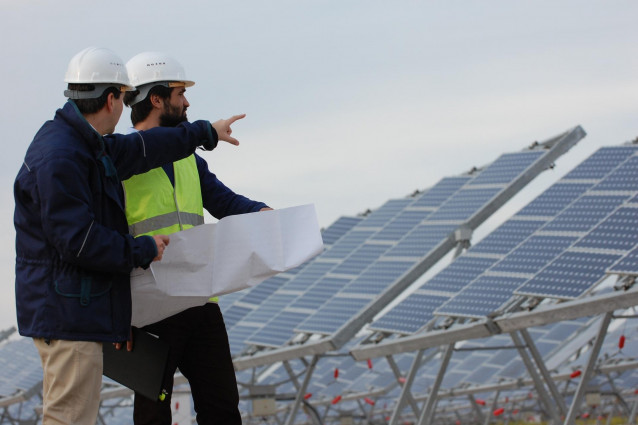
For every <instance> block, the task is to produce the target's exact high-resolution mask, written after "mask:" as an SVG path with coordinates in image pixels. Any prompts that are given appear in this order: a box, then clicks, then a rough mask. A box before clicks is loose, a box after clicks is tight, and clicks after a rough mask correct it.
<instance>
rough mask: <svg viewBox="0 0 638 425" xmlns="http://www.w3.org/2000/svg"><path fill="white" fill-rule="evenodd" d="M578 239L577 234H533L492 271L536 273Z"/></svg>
mask: <svg viewBox="0 0 638 425" xmlns="http://www.w3.org/2000/svg"><path fill="white" fill-rule="evenodd" d="M576 239H577V238H576V237H575V236H572V237H567V236H532V237H530V238H529V239H528V240H526V241H525V242H524V243H523V244H522V245H521V246H519V247H518V248H516V249H515V250H514V251H512V252H511V253H509V254H508V255H507V257H505V258H504V259H503V260H502V261H499V262H498V263H497V264H495V265H494V267H492V268H491V269H490V271H496V272H510V273H536V272H538V271H539V270H540V269H542V268H543V267H545V266H546V265H547V264H548V263H549V262H550V261H552V260H553V259H554V258H556V257H557V256H558V255H559V254H561V253H562V252H563V251H565V250H566V249H567V248H569V246H570V245H571V244H572V243H574V241H576Z"/></svg>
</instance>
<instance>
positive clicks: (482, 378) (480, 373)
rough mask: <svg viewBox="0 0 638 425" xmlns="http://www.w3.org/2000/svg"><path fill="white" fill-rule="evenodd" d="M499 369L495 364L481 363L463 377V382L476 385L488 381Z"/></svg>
mask: <svg viewBox="0 0 638 425" xmlns="http://www.w3.org/2000/svg"><path fill="white" fill-rule="evenodd" d="M499 370H500V368H499V367H497V366H492V365H488V364H485V363H483V364H482V365H480V367H478V368H476V369H475V370H474V372H472V373H471V374H469V375H468V376H467V377H466V378H465V382H469V383H470V384H476V385H479V384H484V383H485V382H489V381H490V379H492V378H493V377H494V375H496V373H497V372H498V371H499Z"/></svg>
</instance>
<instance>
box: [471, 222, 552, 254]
mask: <svg viewBox="0 0 638 425" xmlns="http://www.w3.org/2000/svg"><path fill="white" fill-rule="evenodd" d="M544 224H545V221H541V220H523V219H518V218H517V217H514V218H513V219H510V220H507V221H506V222H505V223H503V224H502V225H501V226H499V227H498V228H497V229H496V230H494V231H493V232H491V233H490V234H489V235H487V236H485V237H484V238H483V239H482V240H481V241H480V242H479V243H477V244H476V245H474V246H473V247H472V248H470V251H471V252H472V254H496V255H503V254H507V253H508V252H510V251H511V250H512V249H514V247H516V246H517V245H518V244H520V243H521V242H523V241H524V240H525V239H526V238H527V237H528V236H530V235H531V234H532V233H534V232H535V231H536V230H537V229H538V228H539V227H541V226H542V225H544Z"/></svg>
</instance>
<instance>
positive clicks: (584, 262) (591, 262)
mask: <svg viewBox="0 0 638 425" xmlns="http://www.w3.org/2000/svg"><path fill="white" fill-rule="evenodd" d="M620 257H621V256H620V255H618V254H601V253H594V252H580V251H576V252H574V251H567V252H565V253H563V254H562V255H561V256H559V257H558V258H556V259H555V260H554V261H552V262H551V263H550V264H549V265H548V266H547V267H546V268H544V269H543V270H542V271H541V272H540V273H538V274H537V275H536V276H535V277H533V278H532V279H530V280H529V281H527V283H525V284H524V285H522V286H521V287H520V288H518V289H517V290H516V292H515V293H516V294H518V295H526V296H534V297H547V298H559V299H574V298H578V297H579V296H581V295H582V294H583V293H584V292H585V291H587V290H588V289H589V288H590V287H591V286H592V285H593V284H595V283H597V282H598V281H599V280H600V279H601V278H602V277H604V276H605V271H606V270H607V268H608V267H609V266H611V265H612V264H613V263H614V262H615V261H616V260H618V259H619V258H620Z"/></svg>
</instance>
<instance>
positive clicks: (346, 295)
mask: <svg viewBox="0 0 638 425" xmlns="http://www.w3.org/2000/svg"><path fill="white" fill-rule="evenodd" d="M546 153H547V150H543V149H539V150H530V151H524V152H518V153H510V154H505V155H502V156H501V157H499V158H498V159H497V160H496V161H495V162H494V163H492V164H490V165H489V166H488V167H487V168H486V169H485V170H483V171H481V172H477V173H476V174H473V175H463V176H456V177H449V178H444V179H442V180H441V181H440V182H439V183H437V184H436V185H435V186H434V187H432V188H431V189H429V190H427V191H425V192H424V193H420V194H417V195H415V196H413V197H411V198H405V199H395V200H391V201H389V202H387V203H386V204H384V205H383V206H382V207H380V208H379V209H377V210H375V211H373V212H372V213H371V214H369V215H368V216H367V217H365V219H364V220H362V221H361V222H359V223H357V225H356V226H354V227H353V228H352V229H351V230H350V231H349V232H348V233H347V234H346V235H344V236H343V237H342V238H341V239H340V240H339V241H337V242H336V243H335V244H334V245H333V246H332V247H331V248H330V249H328V250H327V251H326V252H324V253H323V254H322V255H320V256H319V257H318V258H317V259H316V260H315V261H314V262H313V268H314V272H315V273H312V274H311V273H310V272H309V267H307V268H306V269H304V270H303V271H301V272H300V273H298V274H297V275H296V276H294V277H293V278H291V279H290V280H289V281H287V282H285V283H284V284H283V285H282V286H280V287H279V289H277V290H276V291H275V292H274V293H273V294H272V295H271V296H269V297H268V300H267V302H266V303H264V305H266V304H268V305H271V304H273V303H274V304H276V305H277V306H278V307H281V306H283V308H281V310H280V311H279V312H278V313H277V314H276V315H274V316H271V318H270V319H269V320H268V321H267V322H263V321H262V319H264V318H265V316H264V315H261V314H260V313H259V310H261V309H260V308H258V309H256V310H254V311H252V312H250V313H248V314H247V315H246V316H244V318H243V319H242V320H241V321H239V322H237V323H236V324H235V326H234V327H232V328H231V329H229V333H231V334H232V333H233V332H235V331H236V330H239V333H240V334H241V338H244V337H245V335H246V333H247V332H244V331H248V329H249V328H251V329H252V330H253V332H252V335H250V336H248V338H246V340H245V343H246V344H248V345H256V346H264V347H280V346H282V345H284V344H286V343H287V342H288V341H289V340H290V339H291V338H293V337H294V336H295V334H296V333H318V334H324V335H328V334H332V333H333V332H335V331H337V330H338V329H339V327H340V326H342V325H343V324H344V323H346V322H347V321H348V320H349V319H351V318H352V317H353V316H355V315H356V314H357V313H358V312H360V311H363V310H366V308H367V307H368V306H369V304H370V302H371V301H372V300H373V299H375V297H377V296H378V295H379V294H380V293H382V292H383V291H384V290H386V289H387V288H388V287H389V286H391V285H392V284H394V283H395V282H397V280H398V279H400V278H401V277H402V276H405V275H406V273H407V272H409V271H410V270H411V269H412V268H413V267H414V266H415V264H417V263H418V262H419V261H421V260H422V259H423V258H424V256H427V255H428V253H429V252H431V251H432V250H433V249H434V248H436V247H437V246H438V245H439V244H441V243H442V241H445V240H446V239H448V238H450V237H451V235H452V233H453V232H454V231H455V230H456V229H457V228H458V227H459V226H460V225H462V224H463V223H464V222H465V221H466V220H468V219H469V218H470V217H472V216H473V215H474V214H476V213H477V211H479V210H481V208H484V207H485V206H486V205H487V204H489V202H490V201H492V200H493V199H494V197H495V196H496V195H497V194H499V193H501V192H502V191H503V190H504V188H506V187H508V185H510V184H511V183H512V181H513V180H515V178H516V177H519V176H520V175H521V174H522V173H524V172H525V171H526V170H527V169H528V168H529V167H530V166H531V165H532V164H534V163H535V162H536V161H538V160H539V159H540V158H542V157H543V156H544V155H545V154H546ZM328 287H329V290H325V289H322V288H328ZM337 289H338V290H337ZM291 296H294V300H290V297H291ZM270 313H271V312H269V314H270Z"/></svg>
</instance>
